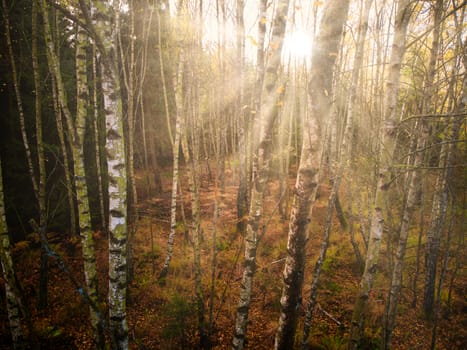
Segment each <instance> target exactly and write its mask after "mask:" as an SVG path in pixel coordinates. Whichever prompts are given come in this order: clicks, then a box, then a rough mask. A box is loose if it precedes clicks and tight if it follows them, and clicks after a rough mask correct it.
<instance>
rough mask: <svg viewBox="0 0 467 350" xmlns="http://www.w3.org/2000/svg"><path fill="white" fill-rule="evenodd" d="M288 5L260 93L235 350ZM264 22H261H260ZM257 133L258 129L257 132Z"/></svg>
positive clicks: (244, 312) (284, 2)
mask: <svg viewBox="0 0 467 350" xmlns="http://www.w3.org/2000/svg"><path fill="white" fill-rule="evenodd" d="M288 7H289V1H288V0H280V1H279V2H278V4H277V8H276V15H275V18H274V22H273V29H272V38H271V42H270V47H271V53H270V56H269V60H268V64H267V67H266V68H265V75H264V81H263V84H262V91H261V103H260V108H259V110H258V111H257V115H258V118H259V119H258V123H259V125H258V127H257V130H258V134H256V135H255V139H256V140H257V141H255V142H256V143H255V146H254V149H255V154H254V157H253V172H252V181H253V183H252V188H251V195H250V209H249V214H248V220H247V227H246V236H245V255H244V266H243V276H242V282H241V286H240V300H239V302H238V306H237V312H236V318H235V329H234V335H233V339H232V349H243V346H244V341H245V336H246V328H247V322H248V312H249V308H250V301H251V292H252V286H253V276H254V274H255V270H256V249H257V243H258V229H259V223H260V220H261V217H262V210H263V197H264V190H265V187H266V185H267V182H268V172H269V167H270V166H269V162H270V157H271V154H270V153H271V150H270V147H271V142H272V128H273V125H274V121H275V119H276V116H277V113H276V111H275V109H276V108H277V107H276V103H277V100H278V97H279V96H278V95H280V94H281V93H282V89H281V88H280V86H279V83H278V76H277V75H278V70H279V66H280V60H281V51H282V44H283V41H284V33H285V27H286V18H287V17H286V16H287V12H288ZM260 21H261V20H260ZM255 129H256V128H255Z"/></svg>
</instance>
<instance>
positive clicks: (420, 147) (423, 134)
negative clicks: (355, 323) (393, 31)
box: [382, 0, 443, 349]
mask: <svg viewBox="0 0 467 350" xmlns="http://www.w3.org/2000/svg"><path fill="white" fill-rule="evenodd" d="M434 7H435V8H434V30H433V39H432V44H431V50H430V60H429V65H428V71H427V75H426V79H425V89H426V96H424V102H423V105H424V107H423V109H422V112H423V113H428V112H429V108H431V103H430V102H431V100H432V96H433V94H434V86H433V81H434V77H435V73H436V63H437V57H438V47H439V40H440V29H441V28H440V22H441V15H442V13H443V11H442V10H443V1H442V0H437V1H436V3H435V5H434ZM415 132H416V133H415V135H414V137H416V138H417V141H416V145H417V146H416V150H415V152H416V154H415V159H414V163H413V171H411V172H410V173H409V175H408V180H407V182H408V186H407V191H406V192H407V194H406V197H405V198H406V199H405V203H404V209H403V212H402V217H401V223H400V227H399V243H398V246H397V251H396V261H395V263H394V267H393V270H392V277H391V282H390V290H389V294H388V300H387V302H386V312H385V315H384V324H383V339H382V340H383V349H390V348H391V338H392V332H393V329H394V326H395V320H396V308H397V304H398V301H399V295H400V291H401V288H402V271H403V262H404V257H405V250H406V245H407V239H408V234H409V228H410V224H411V221H412V216H413V213H414V211H415V209H416V206H417V203H418V198H417V197H418V196H417V194H418V191H419V189H420V183H421V173H422V170H421V169H420V167H421V166H422V162H423V160H424V157H425V153H424V150H425V147H426V143H427V141H428V137H429V126H428V123H427V121H426V120H425V118H423V117H422V118H421V119H420V120H419V121H417V126H416V131H415Z"/></svg>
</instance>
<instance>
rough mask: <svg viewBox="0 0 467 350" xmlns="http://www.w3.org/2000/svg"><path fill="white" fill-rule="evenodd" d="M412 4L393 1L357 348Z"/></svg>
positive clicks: (356, 316)
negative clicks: (391, 33)
mask: <svg viewBox="0 0 467 350" xmlns="http://www.w3.org/2000/svg"><path fill="white" fill-rule="evenodd" d="M412 6H413V4H412V2H411V1H410V0H400V1H398V3H397V14H396V18H395V27H394V39H393V44H392V51H391V57H390V61H389V73H388V77H387V85H386V93H385V113H384V120H383V122H382V125H381V130H380V135H381V136H380V137H381V146H380V155H379V158H380V165H379V170H378V182H377V188H376V194H375V199H374V203H373V206H374V207H373V211H372V216H371V229H370V238H369V242H368V250H367V256H366V260H365V269H364V271H363V275H362V278H361V280H360V286H359V291H358V295H357V300H356V302H355V305H354V311H353V315H352V324H351V330H350V339H349V343H348V348H349V350H350V349H358V348H359V347H360V342H361V339H362V336H363V330H364V323H365V315H366V310H367V308H368V299H369V294H370V291H371V289H372V288H373V281H374V276H375V273H376V269H377V264H378V260H379V253H380V246H381V239H382V234H383V224H384V207H385V205H386V197H387V193H388V189H389V187H390V184H391V181H392V169H391V165H392V159H393V153H394V149H395V139H396V123H397V119H396V117H397V115H396V105H397V97H398V91H399V81H400V69H401V64H402V58H403V57H404V52H405V39H406V34H407V26H408V23H409V19H410V16H411V12H412Z"/></svg>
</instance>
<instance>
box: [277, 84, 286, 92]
mask: <svg viewBox="0 0 467 350" xmlns="http://www.w3.org/2000/svg"><path fill="white" fill-rule="evenodd" d="M284 91H285V87H284V85H281V86H279V87H278V88H277V93H278V94H282V93H283V92H284Z"/></svg>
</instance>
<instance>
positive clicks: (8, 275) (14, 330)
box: [0, 159, 26, 350]
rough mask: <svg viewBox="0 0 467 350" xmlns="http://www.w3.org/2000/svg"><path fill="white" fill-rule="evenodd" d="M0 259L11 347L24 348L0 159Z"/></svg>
mask: <svg viewBox="0 0 467 350" xmlns="http://www.w3.org/2000/svg"><path fill="white" fill-rule="evenodd" d="M0 261H1V264H2V273H3V280H4V283H5V294H6V307H7V312H8V322H9V325H10V333H11V339H12V342H13V349H15V350H22V349H25V348H26V341H25V337H24V334H23V330H22V329H21V311H22V310H21V299H20V295H19V291H18V288H17V286H16V283H17V281H16V276H15V270H14V266H13V259H12V258H11V254H10V237H9V235H8V227H7V222H6V217H5V201H4V199H3V177H2V164H1V159H0Z"/></svg>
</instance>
